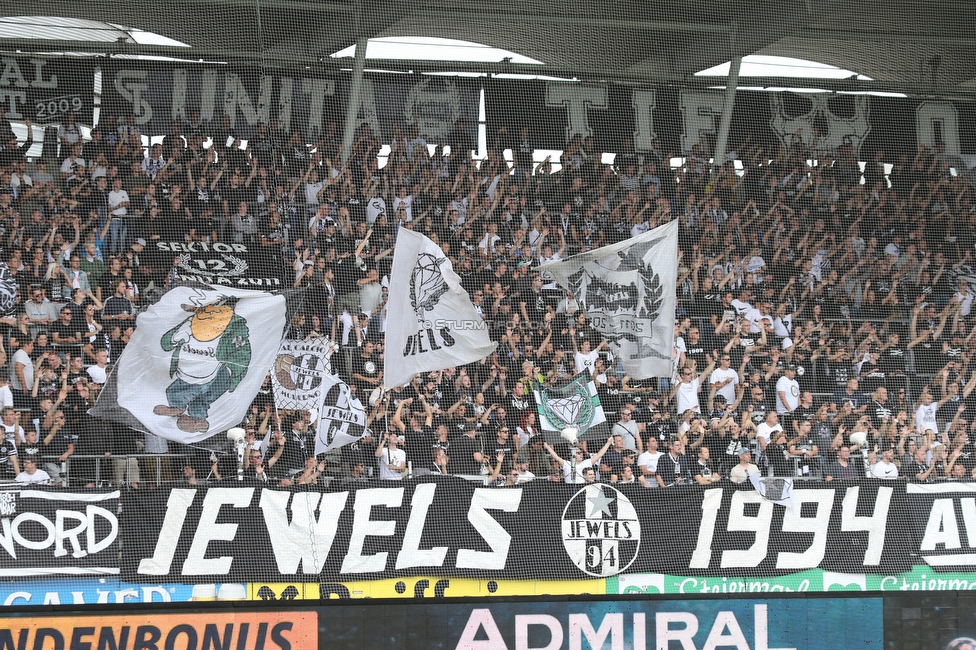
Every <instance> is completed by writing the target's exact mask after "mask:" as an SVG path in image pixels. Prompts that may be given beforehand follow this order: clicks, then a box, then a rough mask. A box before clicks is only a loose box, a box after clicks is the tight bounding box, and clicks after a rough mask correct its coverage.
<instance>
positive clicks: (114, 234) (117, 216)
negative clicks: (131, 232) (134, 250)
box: [108, 178, 129, 253]
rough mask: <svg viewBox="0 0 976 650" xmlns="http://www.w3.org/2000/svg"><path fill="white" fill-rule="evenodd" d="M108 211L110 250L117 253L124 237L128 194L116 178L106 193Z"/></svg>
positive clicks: (120, 181) (119, 179)
mask: <svg viewBox="0 0 976 650" xmlns="http://www.w3.org/2000/svg"><path fill="white" fill-rule="evenodd" d="M108 209H109V212H111V213H112V225H111V230H110V231H109V232H110V235H111V250H112V252H113V253H118V252H120V251H121V250H122V245H123V244H122V243H123V242H124V241H125V237H126V230H127V228H126V224H125V223H124V220H125V215H126V214H127V213H128V212H129V193H128V192H126V191H125V190H124V189H123V188H122V179H121V178H116V179H115V182H114V183H113V184H112V191H111V192H109V193H108Z"/></svg>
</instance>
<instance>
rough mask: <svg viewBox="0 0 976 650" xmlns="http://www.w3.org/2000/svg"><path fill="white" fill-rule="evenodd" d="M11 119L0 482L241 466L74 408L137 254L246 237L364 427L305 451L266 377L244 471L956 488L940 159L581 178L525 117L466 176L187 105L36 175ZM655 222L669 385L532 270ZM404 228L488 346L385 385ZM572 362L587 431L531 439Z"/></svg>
mask: <svg viewBox="0 0 976 650" xmlns="http://www.w3.org/2000/svg"><path fill="white" fill-rule="evenodd" d="M27 125H28V128H29V130H28V133H29V136H28V140H27V141H26V142H23V143H21V142H18V141H17V139H16V138H15V137H14V136H13V134H12V131H11V130H10V125H9V124H0V131H6V135H5V136H0V137H2V140H0V141H2V142H4V143H6V144H5V145H4V147H3V149H2V150H0V245H2V249H3V252H2V259H3V260H4V261H6V262H7V265H8V267H9V274H10V276H11V278H12V282H11V283H10V284H11V286H12V285H13V284H15V285H16V297H15V302H14V304H15V307H14V308H13V310H12V311H10V312H9V313H7V314H4V315H3V317H2V318H0V335H2V339H0V342H2V351H0V356H2V364H3V365H4V366H5V367H6V369H7V372H4V373H2V374H0V383H2V385H0V405H2V407H3V419H2V422H3V426H4V429H5V431H6V437H5V439H4V441H3V443H2V445H0V472H2V474H0V479H4V480H14V479H16V480H17V481H24V482H45V481H50V482H52V483H55V484H60V483H63V482H65V481H66V480H70V484H71V485H72V486H94V485H97V484H99V483H106V482H114V483H116V484H126V485H129V486H130V487H133V488H138V487H140V485H141V487H143V488H145V487H148V486H154V485H156V484H157V482H159V481H186V482H190V483H204V482H207V481H215V480H220V478H221V477H222V476H223V477H228V476H234V475H236V467H237V458H236V455H235V454H229V453H227V454H224V453H221V454H211V453H210V452H202V451H201V450H199V449H197V448H195V447H188V446H184V445H181V444H177V443H173V442H169V441H166V440H164V439H161V438H158V437H156V436H153V435H150V434H146V435H144V434H142V433H137V432H135V431H132V430H130V429H127V428H125V427H122V426H121V425H118V424H115V423H113V422H108V421H104V420H99V419H97V418H95V417H93V416H91V415H89V414H88V413H87V411H88V408H89V407H90V406H91V405H92V404H93V403H94V400H95V399H97V395H98V393H99V391H100V390H101V388H102V386H103V385H104V384H105V381H106V377H107V374H108V373H109V372H110V371H111V367H112V365H113V364H114V363H115V362H116V361H117V360H118V358H119V355H120V354H121V353H122V351H123V350H124V349H125V347H126V344H127V342H128V340H129V338H130V337H131V335H132V332H133V330H134V328H135V326H136V316H137V314H138V313H139V311H140V309H141V308H143V307H144V306H145V305H146V304H149V303H150V302H151V301H153V300H154V298H155V297H157V296H158V295H159V293H160V292H161V291H165V290H168V289H170V288H172V287H174V286H176V285H178V284H179V282H180V274H179V273H178V272H177V266H176V265H177V264H178V262H179V260H178V259H177V260H174V259H173V253H172V252H170V251H171V250H173V249H172V247H159V246H156V243H157V242H180V243H184V244H192V243H194V242H203V243H213V242H217V241H219V242H230V243H240V244H245V245H247V246H248V247H249V249H256V250H259V251H260V253H261V255H260V258H261V264H262V265H263V268H262V269H261V271H262V272H263V273H265V274H267V275H270V276H275V277H278V278H280V279H281V281H282V284H283V285H284V286H293V287H299V288H306V289H307V292H306V298H305V301H304V306H303V309H302V311H301V313H299V314H297V315H296V316H295V319H294V322H293V323H292V324H291V328H290V330H289V333H288V336H289V337H290V338H295V339H304V338H308V337H321V336H325V337H330V338H331V339H332V340H334V341H336V342H338V343H339V344H340V345H341V348H340V352H339V353H337V354H336V355H334V357H333V362H334V369H335V370H336V371H337V372H338V373H339V374H340V375H341V376H342V377H343V378H344V379H345V380H346V381H347V382H348V383H349V384H350V386H352V387H353V389H354V390H355V391H356V393H357V394H358V395H359V397H360V398H361V401H362V402H363V404H364V405H367V409H368V410H369V426H368V430H369V435H368V436H367V437H365V438H364V439H362V440H361V441H359V442H358V443H355V444H353V445H349V446H347V447H344V448H342V450H341V451H339V452H337V453H329V454H328V457H325V456H320V457H318V458H316V457H315V456H314V455H313V453H312V449H313V448H314V442H313V438H312V437H313V435H314V433H313V429H314V423H312V422H310V421H309V414H308V413H306V412H288V411H285V410H283V409H276V408H275V406H274V403H273V396H272V390H271V383H270V379H268V380H266V382H265V386H264V388H263V389H262V390H261V392H260V393H259V394H258V396H257V398H256V399H255V400H254V402H253V404H252V405H251V408H250V413H249V416H248V418H247V419H246V421H245V422H243V423H242V426H243V427H244V428H245V430H246V435H247V441H248V453H247V454H246V456H245V466H246V474H247V476H248V479H249V480H256V481H270V482H274V483H276V484H280V485H291V484H298V485H303V484H317V483H318V484H321V483H322V482H323V477H325V476H332V477H334V478H336V479H341V480H345V481H367V480H376V479H386V480H399V479H402V478H404V477H406V476H410V475H418V474H421V473H438V474H458V475H471V476H482V477H484V480H486V481H487V482H488V483H489V484H493V485H512V484H515V483H518V482H522V481H525V480H530V479H532V478H538V479H542V480H551V481H556V482H559V481H567V482H577V483H583V482H588V481H605V482H613V483H629V482H637V483H640V484H642V485H646V486H647V487H648V488H666V487H669V486H673V485H676V484H681V483H688V484H701V485H708V484H711V483H714V482H717V481H726V480H731V481H734V482H742V481H743V480H745V479H746V477H747V476H748V474H749V473H753V472H755V471H760V472H762V473H764V474H765V473H769V472H772V473H774V474H776V475H786V476H797V475H799V476H809V477H813V478H824V479H825V480H856V479H858V478H860V477H864V476H874V477H877V478H885V479H888V478H896V477H901V478H906V479H909V480H918V481H925V480H936V479H950V478H955V479H963V478H969V477H971V476H973V475H974V472H976V448H974V445H973V442H972V440H970V439H969V437H968V436H969V435H970V433H971V429H972V428H973V427H974V426H976V418H973V417H971V416H970V414H972V413H976V403H974V402H973V400H974V399H976V397H973V396H972V392H973V388H974V387H976V373H974V372H973V370H972V369H971V368H970V363H971V361H972V358H973V351H974V349H976V327H974V325H976V323H974V322H973V320H974V319H973V315H972V303H973V294H972V292H971V290H970V288H969V285H968V282H967V278H969V277H974V278H976V272H974V270H973V268H972V265H973V253H974V246H976V235H974V231H973V228H972V226H973V225H974V223H976V207H974V202H973V198H974V190H973V188H972V187H971V186H970V185H969V184H968V182H966V181H965V180H963V179H961V178H960V177H958V176H956V175H954V174H953V173H952V170H950V168H949V166H948V164H947V163H945V162H942V161H941V160H940V157H939V153H940V150H939V149H938V148H936V149H935V150H929V149H925V148H920V149H919V150H918V152H917V153H915V154H914V155H907V154H901V155H898V156H895V157H891V158H889V157H888V156H887V155H886V154H885V152H883V151H879V152H877V155H876V156H875V157H874V159H873V160H871V161H868V162H867V163H866V164H863V163H862V164H859V163H858V160H857V155H856V151H855V150H854V149H853V147H851V146H842V147H840V148H839V149H837V150H827V151H824V150H811V149H809V148H807V147H806V146H805V145H804V144H803V143H802V141H801V140H800V139H799V138H797V139H796V140H795V141H794V142H793V143H792V144H791V145H790V146H789V147H783V146H779V147H775V148H764V147H763V146H760V145H758V144H755V143H751V141H750V138H749V137H748V134H733V140H736V141H737V143H738V147H737V149H736V151H737V160H738V162H739V168H738V169H737V168H736V166H735V165H734V164H733V163H732V162H729V163H727V164H725V165H722V166H720V167H719V168H717V169H714V170H713V169H712V167H711V165H710V163H709V160H710V156H709V152H708V144H707V143H706V142H702V143H701V144H699V145H696V146H695V147H694V148H693V150H692V151H690V152H687V155H686V156H685V157H682V158H678V157H677V156H678V155H682V154H678V153H676V152H665V151H664V150H662V149H661V148H660V146H659V145H658V146H656V147H655V148H654V149H653V150H652V151H650V152H644V153H637V152H635V151H633V149H632V147H631V145H630V142H629V141H627V140H625V142H624V146H623V147H622V150H621V151H618V152H616V156H615V157H614V161H613V163H612V164H606V163H604V162H602V160H603V156H602V153H603V152H602V151H601V150H600V145H599V143H597V142H594V140H593V139H592V138H582V137H579V136H576V137H574V138H572V139H571V140H570V141H569V142H568V143H567V144H566V147H565V149H564V150H563V152H562V154H561V156H560V159H559V160H558V164H557V163H556V161H552V160H550V159H548V158H547V159H545V160H543V161H537V160H535V158H534V151H533V148H532V145H531V143H530V140H529V135H528V130H527V129H524V128H523V129H520V130H518V131H515V130H513V131H509V130H507V129H501V130H500V131H499V132H498V133H496V134H492V135H491V137H490V138H489V147H488V151H487V158H486V159H485V160H481V161H477V160H475V159H474V158H473V156H472V152H471V151H470V149H469V148H468V146H467V143H468V142H469V140H468V139H467V135H466V131H465V128H466V127H465V125H464V124H462V123H459V124H458V125H457V127H456V129H455V131H454V133H453V134H452V135H451V137H449V138H447V139H446V141H444V142H427V141H426V140H424V138H423V137H421V136H420V134H419V132H418V130H417V128H416V127H415V126H410V127H406V128H405V129H403V130H402V131H401V130H397V131H396V132H395V133H393V134H392V135H391V137H390V138H389V141H388V142H383V141H381V139H380V138H378V137H377V136H376V135H374V134H372V133H371V132H370V131H369V129H368V127H366V126H363V127H361V128H360V129H359V130H358V132H357V134H356V137H355V140H354V143H353V145H352V150H351V151H350V152H348V154H349V155H348V157H347V158H348V160H347V162H345V163H343V162H342V160H343V158H344V157H346V156H344V155H343V154H344V152H343V151H342V147H341V144H340V137H339V135H338V133H339V132H340V129H339V128H338V126H337V125H336V124H332V125H330V127H329V128H328V129H327V130H326V131H325V135H324V136H323V138H322V139H321V140H319V141H318V142H315V143H311V144H307V143H305V142H304V141H303V140H302V138H301V137H300V135H299V134H298V133H282V132H280V131H279V130H278V129H277V125H276V124H275V123H274V122H272V123H270V124H263V123H262V124H260V125H259V126H258V128H257V133H256V135H255V136H254V137H252V138H250V139H249V140H248V141H247V142H246V143H243V142H242V140H241V138H240V137H239V136H238V135H237V134H236V133H235V131H234V129H232V128H231V127H230V120H229V118H227V117H226V116H225V118H224V119H223V120H222V121H221V123H220V125H216V124H203V123H201V122H200V121H199V119H198V118H197V116H193V117H192V118H191V120H190V121H189V122H188V123H179V122H174V123H173V124H172V127H171V131H170V132H169V133H168V134H167V135H166V136H165V137H164V138H163V139H162V142H160V143H158V144H153V145H152V146H150V147H148V148H146V147H144V144H143V137H142V134H140V133H139V131H138V129H137V128H136V127H135V123H134V118H133V117H132V116H129V117H127V118H125V119H118V120H117V119H115V117H113V116H111V115H107V116H104V117H103V119H102V120H101V123H100V124H99V125H98V126H97V127H96V128H95V129H94V130H93V131H92V135H91V139H86V138H83V137H82V132H81V129H80V128H79V127H78V126H77V125H75V124H74V121H73V119H71V118H69V119H68V121H67V122H66V123H65V124H64V125H62V126H61V127H60V128H59V130H58V139H59V144H60V147H59V151H60V153H59V155H58V156H57V159H47V158H43V157H42V158H39V159H35V160H32V161H28V159H27V157H26V152H27V150H28V149H29V148H30V146H31V145H32V136H33V130H32V129H31V125H30V123H29V122H28V123H27ZM384 144H386V145H389V155H388V157H387V160H386V164H385V165H384V166H382V167H381V166H380V163H381V159H380V156H379V154H380V150H381V147H382V146H383V145H384ZM675 161H678V162H679V164H675ZM886 165H890V169H889V168H888V167H886ZM862 166H863V167H862ZM673 219H677V220H679V221H680V227H681V235H680V254H679V260H678V262H679V280H678V288H677V292H678V296H677V297H678V306H679V307H678V310H677V312H678V315H677V318H676V321H675V352H674V375H673V376H672V377H666V378H658V379H652V380H648V379H638V378H634V377H629V376H626V375H625V374H623V373H622V372H621V371H620V370H619V367H618V364H617V363H616V360H615V359H614V358H613V355H612V353H611V351H610V350H609V348H608V346H607V343H606V342H605V341H604V340H603V339H602V338H601V337H600V335H599V333H598V332H596V331H595V330H594V329H593V328H591V327H590V326H589V324H588V322H587V317H586V315H585V313H583V312H582V311H581V310H580V305H579V304H578V302H577V300H576V297H575V296H574V295H572V294H571V293H569V292H565V291H563V290H561V289H560V288H559V287H558V286H557V285H556V283H555V282H554V281H553V279H552V278H551V277H549V276H547V275H546V274H545V273H539V272H538V271H537V270H536V267H537V266H539V265H540V264H541V263H544V262H547V261H553V260H558V259H565V258H566V257H568V256H570V255H574V254H576V253H579V252H583V251H588V250H592V249H595V248H598V247H600V246H603V245H606V244H611V243H616V242H619V241H622V240H624V239H626V238H628V237H631V236H633V235H637V234H640V233H643V232H646V231H648V230H650V229H652V228H654V227H656V226H658V225H660V224H663V223H666V222H668V221H671V220H673ZM399 228H409V229H413V230H416V231H419V232H422V233H423V234H425V235H426V236H428V237H429V238H431V239H432V240H434V241H435V242H437V243H438V244H439V245H440V246H441V248H442V250H443V251H444V253H445V254H446V255H447V256H448V257H450V259H451V260H452V262H453V266H454V269H455V271H456V272H457V273H458V274H459V275H460V277H461V279H462V283H463V286H464V287H465V289H466V290H467V291H468V292H469V294H470V297H471V301H472V303H473V304H474V305H475V307H476V308H477V310H478V311H479V313H481V314H482V315H483V317H484V319H485V321H486V323H487V326H488V328H489V331H490V334H491V337H492V339H493V340H495V341H497V342H498V349H497V351H496V353H495V354H493V355H492V356H490V357H489V358H485V359H482V360H481V361H479V362H477V363H473V364H469V365H467V366H463V367H458V368H448V369H445V370H442V371H438V372H432V373H427V374H425V375H423V376H418V377H417V378H416V379H415V380H414V381H413V382H412V383H411V384H409V385H408V386H404V387H394V388H391V389H390V390H388V391H385V392H383V391H378V390H377V389H379V388H381V387H383V374H382V367H383V363H382V359H383V343H384V332H385V331H386V329H387V328H388V327H395V326H396V324H395V323H391V322H387V321H386V318H385V308H386V300H387V293H388V286H389V274H390V266H391V261H392V252H393V246H394V242H395V240H396V233H397V230H398V229H399ZM578 373H589V374H590V375H591V376H592V377H593V378H594V380H595V383H596V386H597V391H598V393H599V396H600V398H601V402H602V404H603V407H604V409H605V411H606V413H607V416H608V420H609V421H611V422H613V424H612V436H611V437H610V438H609V439H607V440H606V442H605V444H604V443H603V441H594V440H593V439H592V438H591V439H588V440H585V442H584V443H583V444H582V445H581V446H580V448H579V449H571V448H569V447H568V446H567V445H564V444H559V443H557V444H556V445H555V446H551V445H550V444H549V443H548V442H546V440H545V439H544V438H543V436H542V432H541V431H540V430H539V427H538V424H537V421H536V406H535V404H534V398H533V390H534V389H535V388H537V387H538V386H539V385H542V384H550V385H553V384H560V383H565V382H566V381H567V380H569V379H570V378H572V377H573V376H574V375H576V374H578ZM269 433H270V439H269V440H268V441H267V442H266V443H265V442H262V441H264V440H265V436H266V435H267V434H269ZM218 439H219V440H220V441H221V443H222V444H225V445H226V441H225V440H223V438H222V437H219V438H218ZM584 439H585V436H584ZM553 442H554V441H553ZM587 447H589V448H587ZM72 456H75V457H76V458H75V459H73V460H70V459H71V457H72ZM96 461H97V462H96ZM66 465H67V466H68V467H69V468H70V469H67V471H66ZM66 475H67V476H66Z"/></svg>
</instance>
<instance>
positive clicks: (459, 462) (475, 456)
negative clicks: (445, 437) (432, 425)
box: [451, 424, 485, 475]
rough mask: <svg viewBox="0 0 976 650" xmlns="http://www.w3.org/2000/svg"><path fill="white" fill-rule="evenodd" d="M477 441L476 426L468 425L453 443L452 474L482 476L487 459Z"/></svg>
mask: <svg viewBox="0 0 976 650" xmlns="http://www.w3.org/2000/svg"><path fill="white" fill-rule="evenodd" d="M481 451H482V450H481V446H480V445H478V441H477V440H475V426H474V424H468V425H467V426H466V427H465V429H464V432H463V433H462V434H461V435H460V436H458V437H457V438H456V439H455V440H454V441H452V442H451V473H452V474H475V475H477V474H480V473H481V468H482V467H483V466H484V462H485V457H484V455H483V454H482V453H481Z"/></svg>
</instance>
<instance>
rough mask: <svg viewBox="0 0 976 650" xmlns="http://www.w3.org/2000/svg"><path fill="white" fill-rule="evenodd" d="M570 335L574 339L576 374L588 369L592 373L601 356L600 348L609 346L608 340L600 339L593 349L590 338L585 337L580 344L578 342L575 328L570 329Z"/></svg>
mask: <svg viewBox="0 0 976 650" xmlns="http://www.w3.org/2000/svg"><path fill="white" fill-rule="evenodd" d="M569 336H570V338H571V339H572V341H573V360H574V361H575V363H576V374H577V375H578V374H579V373H581V372H583V371H584V370H586V371H588V372H589V373H590V375H592V374H593V370H594V368H595V367H596V360H597V357H599V356H600V350H602V349H603V348H605V347H607V342H606V341H600V345H598V346H596V349H595V350H591V349H590V345H591V343H590V342H589V341H588V340H585V339H584V340H583V342H582V343H580V344H579V345H577V344H576V331H575V330H572V329H571V330H569Z"/></svg>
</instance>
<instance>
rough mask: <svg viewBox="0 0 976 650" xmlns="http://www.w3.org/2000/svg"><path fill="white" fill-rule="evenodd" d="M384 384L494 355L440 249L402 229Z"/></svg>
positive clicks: (397, 383)
mask: <svg viewBox="0 0 976 650" xmlns="http://www.w3.org/2000/svg"><path fill="white" fill-rule="evenodd" d="M387 322H388V323H389V324H390V326H389V327H388V328H387V332H386V351H385V364H384V370H383V384H384V386H386V387H387V388H394V387H396V386H402V385H404V384H406V383H408V382H409V381H410V380H411V379H412V378H413V376H414V375H416V374H417V373H420V372H429V371H432V370H443V369H444V368H451V367H453V366H459V365H463V364H466V363H471V362H472V361H477V360H479V359H483V358H484V357H486V356H488V355H489V354H491V353H492V352H494V351H495V343H493V342H492V341H491V340H490V339H489V338H488V327H487V326H486V325H485V323H484V321H483V320H482V319H481V316H479V315H478V312H477V311H476V310H475V308H474V305H472V304H471V300H470V298H468V294H467V292H466V291H465V290H464V289H463V288H462V287H461V278H459V277H458V276H457V274H456V273H455V272H454V269H453V267H452V266H451V261H450V260H449V259H448V258H447V256H445V255H444V252H443V251H441V249H440V247H439V246H438V245H437V244H435V243H434V242H432V241H431V240H430V239H428V238H427V237H425V236H423V235H421V234H420V233H416V232H413V231H412V230H407V229H406V228H400V232H399V234H398V235H397V241H396V249H395V252H394V254H393V270H392V271H391V273H390V302H389V311H388V315H387Z"/></svg>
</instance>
